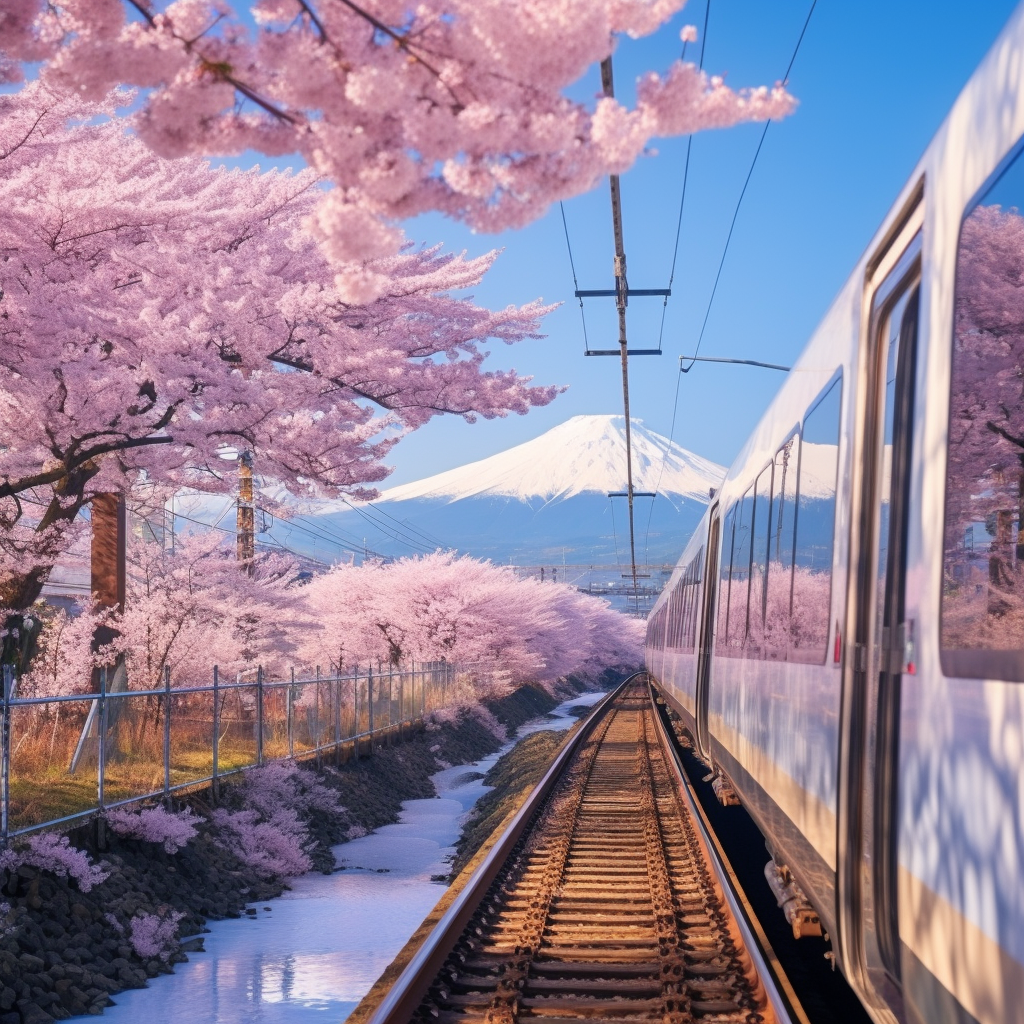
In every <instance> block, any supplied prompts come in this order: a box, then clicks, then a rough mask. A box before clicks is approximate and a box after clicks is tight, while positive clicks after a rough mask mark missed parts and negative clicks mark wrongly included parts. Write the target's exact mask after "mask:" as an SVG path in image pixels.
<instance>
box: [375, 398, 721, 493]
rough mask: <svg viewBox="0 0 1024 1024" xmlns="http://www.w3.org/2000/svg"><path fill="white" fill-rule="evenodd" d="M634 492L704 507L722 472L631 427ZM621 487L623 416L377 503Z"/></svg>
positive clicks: (580, 424) (565, 427)
mask: <svg viewBox="0 0 1024 1024" xmlns="http://www.w3.org/2000/svg"><path fill="white" fill-rule="evenodd" d="M631 427H632V430H631V434H632V447H633V487H634V490H637V491H654V490H659V491H660V492H661V493H662V494H665V495H676V496H678V497H683V498H692V499H694V500H696V501H701V502H706V501H707V498H708V488H709V487H717V486H718V485H719V484H720V483H721V481H722V478H723V477H724V476H725V468H724V467H723V466H719V465H717V464H716V463H714V462H710V461H708V460H707V459H702V458H701V457H700V456H699V455H694V454H693V453H692V452H688V451H687V450H686V449H685V448H682V447H680V446H679V445H677V444H673V443H672V442H671V441H669V440H668V438H666V437H662V436H661V435H660V434H655V433H654V432H653V431H650V430H647V429H646V428H645V427H644V425H643V423H642V422H641V421H640V420H633V421H632V423H631ZM625 487H626V418H625V417H624V416H573V417H572V419H569V420H566V421H565V423H561V424H559V425H558V426H557V427H553V428H552V429H551V430H549V431H547V433H545V434H541V436H540V437H536V438H534V439H533V440H532V441H527V442H526V443H525V444H520V445H516V447H515V448H509V449H508V450H507V451H504V452H499V453H498V454H497V455H492V456H491V457H490V458H487V459H481V460H480V461H479V462H470V463H468V464H467V465H465V466H460V467H458V469H450V470H448V471H447V472H445V473H438V474H437V475H436V476H431V477H427V478H426V479H424V480H417V481H416V482H414V483H410V484H402V485H400V486H398V487H392V488H389V489H388V490H386V491H384V493H383V494H382V495H381V498H380V500H381V501H412V500H424V499H436V498H443V499H447V500H448V501H459V500H462V499H465V498H479V497H484V496H489V497H498V496H501V497H508V498H518V499H519V500H520V501H527V502H529V501H532V500H533V499H536V498H542V499H544V501H564V500H565V499H566V498H571V497H574V496H575V495H577V494H583V493H584V492H587V491H592V492H594V493H596V494H600V495H607V494H608V492H609V491H618V490H624V489H625Z"/></svg>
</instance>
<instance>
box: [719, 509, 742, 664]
mask: <svg viewBox="0 0 1024 1024" xmlns="http://www.w3.org/2000/svg"><path fill="white" fill-rule="evenodd" d="M737 508H738V506H736V505H733V506H732V508H730V509H729V511H728V512H726V514H725V522H724V526H723V530H722V564H721V568H720V572H719V581H718V615H716V616H715V632H716V636H717V638H718V645H717V648H716V650H717V653H718V654H728V653H729V590H730V587H731V582H732V546H733V537H734V535H735V533H736V509H737Z"/></svg>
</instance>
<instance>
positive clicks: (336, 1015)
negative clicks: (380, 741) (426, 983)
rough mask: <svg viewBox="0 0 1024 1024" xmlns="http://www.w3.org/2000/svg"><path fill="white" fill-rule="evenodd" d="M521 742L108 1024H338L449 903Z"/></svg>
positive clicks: (124, 998)
mask: <svg viewBox="0 0 1024 1024" xmlns="http://www.w3.org/2000/svg"><path fill="white" fill-rule="evenodd" d="M602 696H604V695H603V694H601V693H585V694H582V695H580V696H578V697H574V698H573V699H572V700H568V701H566V702H565V703H563V704H560V705H559V706H558V707H557V708H555V710H554V711H553V712H551V715H549V716H545V717H544V718H539V719H536V720H534V721H532V722H528V723H527V724H526V725H524V726H522V728H520V730H519V732H518V734H517V737H516V739H521V738H522V737H523V736H525V735H527V734H529V733H531V732H538V731H540V730H542V729H566V728H568V727H569V726H570V725H572V724H573V722H575V721H576V716H575V715H573V714H572V713H571V710H570V709H571V708H573V707H575V706H578V705H590V704H593V703H594V702H596V701H597V700H598V699H599V698H600V697H602ZM514 743H515V741H514V740H513V741H510V742H509V743H507V744H506V745H505V746H504V747H503V748H502V749H501V750H500V751H498V752H497V753H495V754H492V755H491V756H490V757H486V758H484V759H483V760H481V761H477V762H476V763H475V764H468V765H456V766H455V767H453V768H447V769H445V770H444V771H441V772H438V773H437V774H436V775H434V776H433V780H434V785H435V787H436V789H437V793H438V795H437V797H435V798H434V799H428V800H407V801H405V803H403V805H402V808H403V809H402V815H401V818H400V820H399V821H398V823H397V824H394V825H385V826H384V827H383V828H381V829H378V830H377V831H376V832H374V833H372V834H370V835H367V836H364V837H363V838H361V839H356V840H353V841H352V842H350V843H344V844H342V845H340V846H336V847H335V848H334V854H335V857H336V858H337V860H338V863H339V864H341V865H343V866H344V867H345V870H344V871H337V872H335V873H334V874H332V875H320V874H311V875H305V876H303V877H302V878H297V879H295V880H294V881H293V882H292V883H291V884H292V889H291V891H290V892H286V893H285V894H284V895H283V896H281V897H280V898H279V899H276V900H273V901H271V902H270V903H257V904H253V906H254V907H255V908H256V911H257V913H256V916H255V917H253V918H243V919H241V920H230V921H213V922H211V923H210V925H209V929H210V930H209V933H208V934H206V935H205V936H204V938H205V940H206V942H205V945H206V950H207V951H206V952H205V953H190V954H189V956H190V962H189V963H187V964H179V965H178V966H177V967H176V968H175V973H174V974H173V975H168V976H162V977H160V978H157V979H155V980H154V981H152V982H150V986H149V988H145V989H134V990H130V991H126V992H122V993H120V994H119V995H117V996H115V997H114V998H115V1002H116V1004H117V1005H116V1006H112V1007H110V1008H109V1009H107V1010H106V1011H105V1012H104V1018H105V1019H106V1020H108V1021H109V1022H111V1024H136V1022H138V1021H145V1022H146V1024H177V1022H179V1021H180V1020H182V1018H183V1017H184V1016H185V1015H186V1014H187V1019H188V1020H189V1021H190V1024H312V1022H314V1021H316V1022H322V1024H340V1022H341V1021H344V1020H345V1018H346V1017H347V1016H348V1015H349V1013H351V1011H352V1010H353V1009H354V1007H355V1006H356V1005H357V1003H358V1002H359V1000H360V999H362V997H363V995H365V993H366V992H367V991H368V990H369V989H370V986H371V985H372V984H373V983H374V981H376V980H377V978H378V976H379V975H380V974H381V972H382V971H383V970H384V968H385V967H387V965H388V964H389V963H390V962H391V961H392V960H393V959H394V957H395V955H396V954H397V953H398V951H399V950H400V949H401V948H402V946H403V945H405V943H406V941H407V940H408V939H409V936H411V935H412V933H413V932H414V931H415V930H416V929H417V928H418V927H419V924H420V922H421V921H422V920H423V919H424V918H425V917H426V916H427V914H428V913H430V911H431V909H433V907H434V904H435V903H437V901H438V900H439V899H440V898H441V895H442V894H443V892H444V886H443V885H442V884H440V883H438V882H432V881H431V880H430V879H431V876H432V875H440V874H444V873H445V872H446V871H447V870H448V866H449V865H448V861H447V860H446V858H447V857H448V856H449V855H450V854H451V853H452V852H453V850H452V844H453V843H454V842H455V841H456V840H457V839H458V836H459V832H460V830H461V828H462V823H463V821H464V820H465V816H466V814H467V812H468V811H469V810H470V809H471V808H472V807H473V805H474V804H475V803H476V802H477V800H479V799H480V797H481V796H482V795H483V794H484V793H486V792H487V790H488V789H489V788H490V787H488V786H485V785H483V781H482V779H480V778H471V777H470V778H467V776H471V775H472V774H475V773H481V774H484V773H486V772H487V771H488V770H489V769H490V768H491V767H492V766H493V765H494V763H495V762H496V761H497V760H498V758H499V757H500V756H501V755H502V754H503V753H505V752H506V751H507V750H509V749H511V747H512V746H513V745H514Z"/></svg>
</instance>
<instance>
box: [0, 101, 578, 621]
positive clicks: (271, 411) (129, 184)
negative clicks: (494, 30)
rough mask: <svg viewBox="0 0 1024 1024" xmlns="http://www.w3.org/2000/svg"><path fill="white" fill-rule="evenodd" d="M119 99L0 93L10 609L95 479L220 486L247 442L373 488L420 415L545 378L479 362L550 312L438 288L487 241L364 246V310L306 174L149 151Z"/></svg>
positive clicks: (37, 585) (283, 459)
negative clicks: (311, 225) (329, 247)
mask: <svg viewBox="0 0 1024 1024" xmlns="http://www.w3.org/2000/svg"><path fill="white" fill-rule="evenodd" d="M117 102H118V100H117V98H116V97H114V98H108V99H106V100H104V102H103V103H100V104H92V105H90V104H86V103H84V102H83V101H80V100H77V99H76V100H65V99H60V98H58V97H55V96H54V95H53V94H52V93H51V92H49V91H47V89H46V88H45V87H43V86H41V85H39V84H33V85H31V86H29V87H27V88H26V89H25V90H23V91H22V92H21V93H19V94H17V95H13V96H11V95H5V96H0V170H2V173H0V204H2V206H3V209H4V211H5V215H4V217H3V219H2V220H0V252H2V253H3V259H2V262H0V551H2V554H3V559H2V566H0V607H7V608H9V609H14V610H19V609H24V608H26V607H28V606H29V605H30V604H31V603H32V601H33V600H34V599H35V598H36V596H37V595H38V594H39V591H40V589H41V587H42V585H43V583H44V581H45V579H46V576H47V573H48V572H49V569H50V567H51V566H52V564H53V562H54V560H55V558H56V557H57V555H58V554H59V552H60V551H61V550H62V549H63V548H64V547H66V546H67V544H68V543H69V537H68V532H69V530H70V529H71V525H72V524H73V523H74V521H75V519H76V517H77V516H78V513H79V512H80V510H81V509H82V508H83V507H85V505H87V504H88V502H89V501H90V500H91V498H92V496H93V495H94V494H96V493H99V492H103V491H112V490H128V489H130V488H131V487H132V486H134V485H136V484H137V483H138V482H139V480H140V479H144V480H146V481H147V482H148V483H149V484H150V485H154V484H155V485H163V486H168V487H172V486H180V485H189V486H193V487H197V488H199V489H202V490H213V491H231V490H232V489H233V488H234V487H235V472H234V462H233V460H234V459H235V458H236V456H237V454H238V452H239V451H250V452H253V453H254V455H255V459H256V462H257V464H258V466H259V469H260V472H261V473H262V474H264V475H266V476H269V477H272V478H274V479H275V480H277V481H279V482H280V483H282V484H283V485H284V486H285V487H287V488H289V489H291V490H292V491H293V492H296V493H305V494H312V493H318V492H319V493H324V492H326V493H338V492H344V493H349V494H372V493H373V492H372V491H367V490H365V489H364V485H366V484H372V483H373V482H375V481H378V480H380V479H382V478H383V477H384V476H385V475H386V474H387V473H388V469H387V467H386V466H385V465H384V463H383V461H382V460H383V459H384V457H385V456H386V455H387V453H388V451H389V450H390V448H391V446H392V445H393V444H394V443H395V441H396V440H397V439H398V438H399V437H400V436H401V435H402V434H403V433H404V432H407V431H409V430H412V429H415V428H417V427H419V426H421V425H423V424H424V423H425V422H427V421H428V420H429V419H430V418H431V417H433V416H435V415H438V414H441V413H451V414H455V415H460V416H463V417H465V418H467V419H470V420H471V419H473V418H474V417H475V416H477V415H482V416H485V417H493V416H502V415H506V414H507V413H509V412H517V413H525V412H526V411H528V410H529V408H530V407H531V406H534V405H540V404H545V403H547V402H549V401H550V400H551V399H552V398H553V397H554V396H555V394H556V393H557V391H558V389H557V388H551V387H532V386H530V385H529V384H528V378H527V379H524V378H522V377H520V376H518V375H517V374H516V373H515V372H514V371H502V370H484V369H483V367H482V363H483V360H484V358H485V356H486V352H485V350H484V349H483V348H482V346H483V345H484V344H486V342H487V341H488V339H491V338H494V339H497V340H498V341H501V342H505V343H510V344H511V343H514V342H516V341H518V340H520V339H522V338H524V337H534V336H536V329H537V325H538V322H539V318H540V317H541V316H542V314H543V313H544V312H545V307H543V306H541V305H540V304H539V303H532V304H530V305H528V306H524V307H520V308H516V307H511V306H510V307H508V308H507V309H505V310H501V311H496V312H495V311H490V310H486V309H483V308H481V307H479V306H476V305H474V304H473V303H472V302H471V301H468V300H465V299H458V298H454V297H452V296H451V295H450V292H451V291H452V290H457V289H462V288H466V287H468V286H471V285H473V284H475V283H477V282H478V281H479V280H480V278H481V277H482V275H483V274H484V273H485V271H486V270H487V268H488V267H489V266H490V265H491V263H492V262H493V259H494V256H495V254H493V253H491V254H488V255H487V256H484V257H481V258H478V259H466V258H465V257H464V256H457V255H445V254H442V253H441V252H440V250H439V249H437V248H434V249H427V250H423V251H412V250H407V251H404V252H402V253H400V254H398V255H395V256H391V257H388V258H385V259H381V260H377V261H375V262H372V263H370V264H368V265H367V267H366V268H364V269H365V273H366V274H367V275H369V277H372V278H373V279H374V280H377V279H380V280H383V281H385V282H386V286H385V287H383V292H382V289H381V287H377V286H375V287H374V289H373V291H374V292H375V293H381V292H382V293H381V294H380V297H378V298H375V299H374V300H373V301H370V302H368V303H364V302H362V299H361V297H360V295H359V294H358V293H359V292H360V283H359V279H358V277H357V276H353V275H349V276H347V277H345V278H344V280H343V283H342V284H340V285H339V283H338V281H339V278H338V275H337V273H336V267H335V266H334V265H332V264H331V263H330V262H329V261H328V260H327V258H326V257H325V256H324V254H323V251H322V250H321V248H320V247H319V246H318V245H317V243H316V242H315V240H314V239H313V238H312V236H311V235H310V234H309V233H308V232H307V231H306V230H305V229H304V228H303V224H304V222H305V221H306V220H308V218H309V216H310V215H311V212H312V211H313V210H314V209H315V206H316V202H317V196H318V195H319V194H320V192H319V188H318V182H317V179H316V177H315V175H314V174H313V173H312V172H308V173H304V174H299V175H291V174H280V173H269V174H261V173H259V172H257V171H252V172H248V173H239V172H227V171H224V170H222V169H221V170H217V169H213V168H211V167H210V166H208V165H207V164H206V163H205V162H203V161H202V160H200V159H197V158H190V159H184V160H178V161H175V162H167V161H163V160H160V159H158V158H157V157H155V156H154V155H153V154H152V152H150V151H149V150H147V149H146V148H145V147H144V146H143V145H142V143H141V142H140V141H139V140H138V139H137V138H136V137H134V136H133V135H130V134H128V133H126V131H125V130H124V126H123V124H121V123H120V122H118V121H116V120H106V121H102V118H103V117H104V116H106V115H108V114H109V113H110V112H111V110H112V109H113V107H114V106H115V105H116V103H117ZM98 119H99V123H97V121H98ZM69 120H70V121H71V124H70V126H69ZM378 284H379V281H378Z"/></svg>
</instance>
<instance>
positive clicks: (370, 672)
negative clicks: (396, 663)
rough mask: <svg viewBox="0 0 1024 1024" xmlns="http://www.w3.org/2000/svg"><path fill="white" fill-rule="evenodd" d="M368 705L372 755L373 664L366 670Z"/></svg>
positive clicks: (371, 750) (371, 751)
mask: <svg viewBox="0 0 1024 1024" xmlns="http://www.w3.org/2000/svg"><path fill="white" fill-rule="evenodd" d="M366 704H367V707H369V709H370V722H369V725H370V729H369V732H370V753H371V754H372V753H373V664H372V663H371V664H370V665H369V667H368V668H367V669H366Z"/></svg>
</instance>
